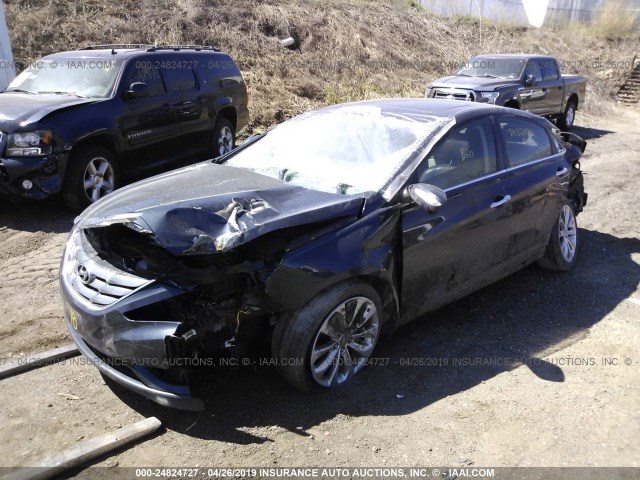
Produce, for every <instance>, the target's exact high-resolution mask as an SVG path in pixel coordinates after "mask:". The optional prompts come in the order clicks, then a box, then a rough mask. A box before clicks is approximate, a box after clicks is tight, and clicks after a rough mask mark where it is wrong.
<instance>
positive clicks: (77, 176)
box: [62, 145, 120, 210]
mask: <svg viewBox="0 0 640 480" xmlns="http://www.w3.org/2000/svg"><path fill="white" fill-rule="evenodd" d="M119 174H120V172H119V170H118V164H117V162H116V159H115V156H114V155H113V153H111V151H110V150H108V149H106V148H104V147H100V146H97V145H86V146H81V147H78V148H77V149H74V150H73V152H72V154H71V157H70V159H69V163H68V164H67V171H66V174H65V181H64V185H63V188H62V198H63V199H64V202H65V203H66V204H67V206H68V207H69V208H70V209H72V210H82V209H84V208H86V207H88V206H89V205H91V204H92V203H94V202H95V201H97V200H99V199H100V198H102V197H104V196H105V195H107V194H109V193H111V192H112V191H113V190H115V189H116V188H117V187H118V184H119V180H120V176H119Z"/></svg>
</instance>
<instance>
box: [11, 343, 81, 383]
mask: <svg viewBox="0 0 640 480" xmlns="http://www.w3.org/2000/svg"><path fill="white" fill-rule="evenodd" d="M76 355H80V352H78V349H77V348H76V346H75V344H73V343H70V344H68V345H63V346H62V347H58V348H54V349H53V350H47V351H46V352H41V353H36V354H35V355H32V356H29V357H16V358H12V359H6V363H3V364H0V379H2V378H6V377H11V376H12V375H17V374H19V373H23V372H26V371H28V370H33V369H34V368H40V367H45V366H47V365H51V364H54V363H57V362H59V361H61V360H64V359H66V358H70V357H75V356H76ZM4 360H5V359H3V361H4Z"/></svg>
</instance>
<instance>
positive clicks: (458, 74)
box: [456, 73, 473, 77]
mask: <svg viewBox="0 0 640 480" xmlns="http://www.w3.org/2000/svg"><path fill="white" fill-rule="evenodd" d="M456 77H473V75H469V74H468V73H456Z"/></svg>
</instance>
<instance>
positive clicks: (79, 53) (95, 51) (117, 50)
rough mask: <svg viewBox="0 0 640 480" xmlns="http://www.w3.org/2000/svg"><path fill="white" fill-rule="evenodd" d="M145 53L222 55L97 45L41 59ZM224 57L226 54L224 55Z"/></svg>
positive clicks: (202, 50)
mask: <svg viewBox="0 0 640 480" xmlns="http://www.w3.org/2000/svg"><path fill="white" fill-rule="evenodd" d="M146 53H157V54H170V55H178V54H182V55H184V54H185V53H186V54H189V55H193V54H202V53H208V54H216V53H223V52H221V51H220V50H218V49H216V48H213V47H205V46H203V47H197V46H194V47H180V46H176V47H172V46H166V47H165V46H158V47H154V46H152V45H148V46H147V45H145V46H139V45H136V46H120V45H118V46H107V45H98V46H96V47H87V48H82V49H79V50H68V51H64V52H56V53H52V54H50V55H47V56H45V57H43V58H44V59H50V58H51V59H53V58H55V59H64V58H69V59H76V58H96V59H107V58H108V59H109V60H120V59H127V58H131V57H136V56H138V55H142V54H146ZM225 55H226V54H225Z"/></svg>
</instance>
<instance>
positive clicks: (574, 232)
mask: <svg viewBox="0 0 640 480" xmlns="http://www.w3.org/2000/svg"><path fill="white" fill-rule="evenodd" d="M577 254H578V224H577V222H576V216H575V213H574V211H573V208H572V207H571V205H569V204H565V205H564V206H563V207H562V209H561V210H560V215H559V216H558V220H557V221H556V224H555V225H554V227H553V231H552V232H551V238H550V239H549V244H548V245H547V249H546V250H545V252H544V257H542V258H541V259H540V260H538V264H539V265H540V266H541V267H542V268H544V269H546V270H555V271H561V272H566V271H569V270H571V268H573V266H574V265H575V263H576V259H577Z"/></svg>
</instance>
